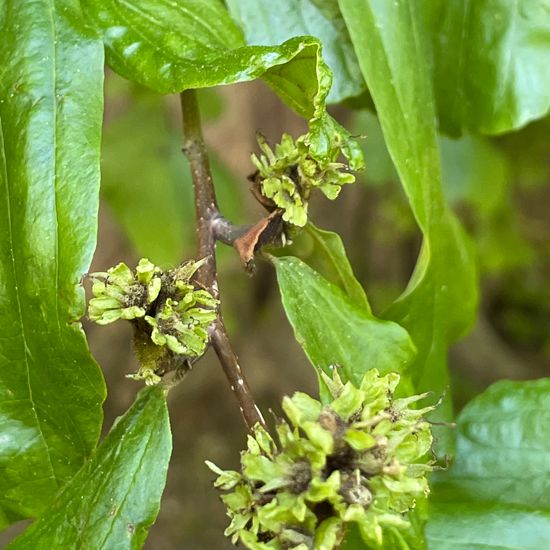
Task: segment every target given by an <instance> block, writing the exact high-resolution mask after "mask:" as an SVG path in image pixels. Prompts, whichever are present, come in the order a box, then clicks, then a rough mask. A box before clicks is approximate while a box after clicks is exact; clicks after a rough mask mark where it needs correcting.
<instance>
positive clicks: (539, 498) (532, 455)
mask: <svg viewBox="0 0 550 550" xmlns="http://www.w3.org/2000/svg"><path fill="white" fill-rule="evenodd" d="M456 431H457V442H456V458H455V462H454V464H453V466H452V467H451V468H450V469H449V470H448V471H445V472H441V473H439V474H438V475H437V476H436V477H435V479H434V483H433V496H432V506H431V512H430V520H429V522H428V527H427V537H428V542H429V548H430V549H431V548H433V549H434V550H466V549H470V548H480V549H487V550H488V549H491V550H493V549H494V550H496V549H510V548H514V549H522V550H538V549H540V548H545V547H546V546H547V545H548V541H549V540H550V379H541V380H537V381H534V382H508V381H505V382H497V383H496V384H494V385H493V386H491V387H490V388H489V389H488V390H487V391H485V392H484V393H483V394H482V395H480V396H479V397H477V398H475V399H474V400H473V401H471V402H470V403H469V404H468V405H467V406H466V407H465V408H464V410H463V411H462V412H461V413H460V415H459V417H458V420H457V429H456Z"/></svg>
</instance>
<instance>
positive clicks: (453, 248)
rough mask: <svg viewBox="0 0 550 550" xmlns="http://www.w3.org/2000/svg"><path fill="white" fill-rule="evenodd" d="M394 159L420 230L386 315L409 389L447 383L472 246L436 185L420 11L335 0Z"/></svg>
mask: <svg viewBox="0 0 550 550" xmlns="http://www.w3.org/2000/svg"><path fill="white" fill-rule="evenodd" d="M340 7H341V10H342V13H343V15H344V19H345V20H346V22H347V25H348V29H349V31H350V35H351V38H352V41H353V44H354V46H355V50H356V52H357V55H358V59H359V64H360V66H361V70H362V71H363V75H364V76H365V80H366V82H367V85H368V86H369V90H370V92H371V94H372V98H373V100H374V103H375V105H376V108H377V112H378V116H379V119H380V123H381V126H382V130H383V132H384V136H385V139H386V144H387V146H388V150H389V151H390V155H391V157H392V159H393V162H394V165H395V167H396V169H397V172H398V174H399V176H400V179H401V183H402V185H403V188H404V190H405V192H406V194H407V196H408V199H409V202H410V204H411V208H412V210H413V213H414V215H415V217H416V220H417V222H418V225H419V226H420V228H421V230H422V232H423V234H424V241H423V246H422V251H421V253H420V257H419V259H418V263H417V265H416V268H415V271H414V273H413V276H412V278H411V280H410V282H409V285H408V287H407V289H406V290H405V292H404V293H403V294H402V296H401V297H400V298H399V299H398V300H397V301H396V302H395V303H394V304H393V305H392V306H391V307H390V309H389V311H388V312H387V317H388V318H390V319H393V320H395V321H397V322H398V323H400V324H402V325H403V326H404V327H405V328H406V329H407V330H408V331H409V333H410V335H411V337H412V339H413V341H414V343H415V345H416V347H417V348H418V356H417V359H416V361H415V363H414V364H413V365H412V366H411V369H410V375H411V377H412V379H413V382H414V384H415V391H419V392H423V391H427V390H436V391H437V392H442V391H443V390H444V388H445V387H446V386H447V384H448V374H447V369H446V355H447V348H448V345H449V344H450V343H451V342H452V341H454V340H456V339H457V338H458V337H459V336H461V335H462V334H463V333H464V331H465V330H466V329H467V328H468V327H469V326H470V325H471V324H472V321H473V318H474V311H475V306H476V302H477V290H476V275H475V267H474V262H473V259H472V250H471V246H470V244H469V242H468V241H467V239H466V237H465V234H464V232H463V230H462V228H461V227H460V226H459V224H458V223H457V221H456V219H455V218H454V216H453V215H452V213H451V212H450V211H449V210H448V208H447V206H446V204H445V200H444V196H443V191H442V184H441V169H440V159H439V148H438V144H437V139H436V132H435V112H434V106H433V98H432V93H431V89H430V86H429V63H428V60H429V56H428V54H427V51H426V43H427V38H426V32H425V29H424V28H423V25H422V18H421V17H419V14H418V13H417V11H416V10H415V9H414V8H413V7H412V3H411V2H408V1H407V0H396V1H394V2H386V1H385V0H340Z"/></svg>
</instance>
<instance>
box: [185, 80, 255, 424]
mask: <svg viewBox="0 0 550 550" xmlns="http://www.w3.org/2000/svg"><path fill="white" fill-rule="evenodd" d="M180 98H181V110H182V116H183V137H184V144H183V151H184V153H185V154H186V156H187V158H188V160H189V165H190V168H191V176H192V179H193V188H194V192H195V216H196V232H197V241H198V257H199V258H206V259H207V261H206V263H205V264H204V265H203V266H202V267H201V268H200V269H199V271H198V272H197V282H198V283H199V284H200V285H202V286H203V287H204V288H206V289H207V290H208V291H210V292H211V293H212V294H213V295H214V296H216V298H217V297H218V296H219V291H218V273H217V269H216V239H217V238H218V239H220V240H222V241H224V242H228V243H231V242H232V241H234V240H235V237H236V232H237V233H238V228H237V229H236V226H233V225H232V224H230V223H229V222H228V221H227V220H225V218H223V217H222V216H221V214H220V212H219V210H218V205H217V202H216V193H215V191H214V184H213V182H212V173H211V171H210V164H209V162H208V156H207V153H206V146H205V144H204V140H203V137H202V128H201V121H200V113H199V106H198V102H197V95H196V92H195V90H186V91H184V92H182V93H181V94H180ZM243 231H246V228H244V230H243ZM210 341H211V343H212V346H213V348H214V350H215V351H216V354H217V356H218V359H219V360H220V363H221V365H222V368H223V371H224V373H225V376H226V377H227V380H228V381H229V385H230V386H231V390H232V391H233V394H234V395H235V397H236V398H237V400H238V402H239V408H240V410H241V414H242V416H243V419H244V421H245V423H246V426H247V427H248V429H249V430H251V429H252V428H253V427H254V426H255V425H256V424H257V423H260V424H261V425H265V421H264V419H263V417H262V415H261V413H260V411H259V409H258V407H257V406H256V403H255V402H254V398H253V397H252V394H251V393H250V389H249V387H248V384H247V383H246V380H245V379H244V376H243V373H242V371H241V368H240V366H239V363H238V361H237V356H236V355H235V352H234V351H233V349H232V347H231V343H230V341H229V336H228V334H227V330H226V328H225V325H224V322H223V317H222V314H221V308H219V307H218V312H217V318H216V320H215V321H214V323H213V324H212V327H211V330H210Z"/></svg>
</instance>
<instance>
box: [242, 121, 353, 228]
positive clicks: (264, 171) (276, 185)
mask: <svg viewBox="0 0 550 550" xmlns="http://www.w3.org/2000/svg"><path fill="white" fill-rule="evenodd" d="M329 126H330V128H329V127H328V126H327V121H324V123H323V126H322V127H323V132H324V133H323V134H319V136H318V137H314V136H313V135H312V134H304V135H303V136H301V137H299V138H298V139H297V140H296V141H294V140H293V138H292V137H291V136H290V135H288V134H283V136H282V138H281V143H279V144H277V145H276V146H275V151H273V150H272V149H271V147H270V146H269V145H268V144H267V142H266V141H265V138H264V137H263V136H258V144H259V146H260V149H261V150H262V153H263V154H262V155H260V156H259V157H258V156H256V155H252V163H253V164H254V165H255V166H256V169H257V170H258V176H257V179H258V180H259V181H260V192H261V193H262V195H263V196H264V197H266V198H268V199H270V200H271V201H272V202H273V204H274V205H275V207H277V208H280V209H282V210H283V220H285V221H286V222H288V223H290V224H292V225H295V226H298V227H303V226H304V225H305V224H306V223H307V209H308V202H309V197H310V194H311V191H312V190H313V189H315V188H318V189H320V190H321V192H322V193H323V194H324V195H325V196H326V197H327V198H329V199H331V200H332V199H335V198H336V197H337V196H338V194H339V192H340V189H341V187H342V185H345V184H347V183H353V182H354V181H355V177H354V176H353V174H350V173H349V172H347V171H345V168H346V166H345V165H344V164H342V163H340V162H337V159H338V157H339V156H340V154H341V153H342V152H344V154H348V153H350V150H349V147H347V145H348V143H349V141H351V138H350V137H349V135H348V134H347V133H345V131H344V130H343V129H342V128H341V127H340V126H339V125H337V124H336V123H331V124H330V125H329ZM344 133H345V135H346V137H347V138H348V139H347V141H346V140H344V139H343V134H344ZM329 135H330V139H329V137H328V136H329ZM344 144H346V145H345V146H344ZM352 158H353V159H354V166H356V167H360V164H361V163H360V161H359V159H358V157H357V153H356V152H354V153H353V155H352Z"/></svg>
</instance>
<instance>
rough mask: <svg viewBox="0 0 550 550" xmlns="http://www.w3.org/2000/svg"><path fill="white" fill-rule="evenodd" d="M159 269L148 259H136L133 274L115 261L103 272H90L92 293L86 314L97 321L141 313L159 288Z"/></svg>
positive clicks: (123, 317)
mask: <svg viewBox="0 0 550 550" xmlns="http://www.w3.org/2000/svg"><path fill="white" fill-rule="evenodd" d="M161 273H162V272H161V270H160V268H158V267H156V266H155V265H153V264H152V263H151V262H149V260H146V259H142V260H140V262H139V264H138V266H137V268H136V274H134V273H133V272H132V270H131V269H130V268H129V267H128V266H127V265H126V264H125V263H119V264H118V265H117V266H115V267H112V268H110V269H108V270H107V272H103V273H91V274H90V278H91V280H92V293H93V295H94V298H92V299H91V300H90V304H89V308H88V315H89V317H90V320H92V321H95V322H96V323H98V324H100V325H106V324H108V323H112V322H113V321H116V320H118V319H126V320H131V319H137V318H139V317H144V316H145V313H146V312H147V309H148V308H149V306H150V305H151V304H152V303H153V302H154V301H155V300H156V299H157V297H158V295H159V292H160V288H161Z"/></svg>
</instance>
